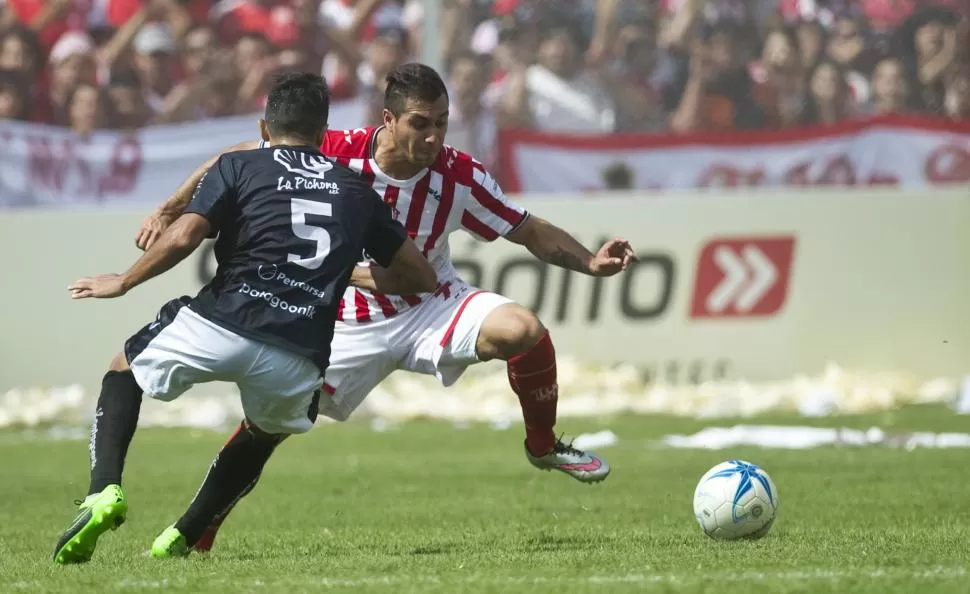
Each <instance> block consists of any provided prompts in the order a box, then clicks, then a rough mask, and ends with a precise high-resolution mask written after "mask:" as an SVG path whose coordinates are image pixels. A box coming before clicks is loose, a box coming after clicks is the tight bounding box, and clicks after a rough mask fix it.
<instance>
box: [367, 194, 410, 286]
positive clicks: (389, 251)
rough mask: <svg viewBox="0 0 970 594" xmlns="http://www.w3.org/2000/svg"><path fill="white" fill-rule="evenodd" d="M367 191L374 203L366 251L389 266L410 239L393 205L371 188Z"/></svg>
mask: <svg viewBox="0 0 970 594" xmlns="http://www.w3.org/2000/svg"><path fill="white" fill-rule="evenodd" d="M367 191H368V192H369V193H370V195H371V199H372V201H373V203H374V205H373V209H372V211H371V217H370V224H369V225H368V226H367V234H366V236H365V237H364V252H366V254H367V255H368V256H369V257H371V258H373V259H374V261H375V262H377V263H378V264H380V265H381V266H383V267H385V268H387V267H388V266H390V265H391V260H393V259H394V255H395V254H397V251H398V250H399V249H401V246H402V245H403V244H404V242H405V241H406V240H407V239H408V234H407V231H405V230H404V225H402V224H401V223H399V222H397V221H396V220H394V215H393V214H392V213H391V207H389V206H388V205H387V204H385V203H384V201H383V200H381V197H380V196H379V195H378V194H377V192H375V191H374V190H371V189H370V188H368V189H367Z"/></svg>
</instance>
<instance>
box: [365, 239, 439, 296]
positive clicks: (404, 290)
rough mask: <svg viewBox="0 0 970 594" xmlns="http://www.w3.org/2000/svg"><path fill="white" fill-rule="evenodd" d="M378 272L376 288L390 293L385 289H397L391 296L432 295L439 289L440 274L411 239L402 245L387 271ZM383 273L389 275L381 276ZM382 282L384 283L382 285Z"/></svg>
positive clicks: (391, 292)
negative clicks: (390, 284) (391, 284)
mask: <svg viewBox="0 0 970 594" xmlns="http://www.w3.org/2000/svg"><path fill="white" fill-rule="evenodd" d="M378 272H379V274H378V275H376V276H375V280H377V281H378V282H376V283H375V288H376V289H377V290H378V291H381V292H388V291H385V290H384V288H394V289H396V290H395V291H390V292H389V293H390V294H391V295H408V294H413V293H430V292H432V291H434V290H435V289H437V288H438V273H436V272H435V271H434V268H432V267H431V264H430V263H429V262H428V259H427V258H425V257H424V254H422V253H421V250H419V249H418V246H416V245H415V244H414V242H413V241H411V240H410V239H408V240H406V241H405V242H404V243H402V244H401V248H400V249H399V250H397V253H396V254H394V258H392V259H391V263H390V265H389V266H388V267H387V270H384V271H380V269H378ZM381 272H384V273H388V274H380V273H381ZM382 276H383V277H384V278H383V279H382V278H381V277H382ZM381 280H383V281H384V282H383V283H381V282H380V281H381ZM389 283H393V286H389ZM382 286H383V287H384V288H382Z"/></svg>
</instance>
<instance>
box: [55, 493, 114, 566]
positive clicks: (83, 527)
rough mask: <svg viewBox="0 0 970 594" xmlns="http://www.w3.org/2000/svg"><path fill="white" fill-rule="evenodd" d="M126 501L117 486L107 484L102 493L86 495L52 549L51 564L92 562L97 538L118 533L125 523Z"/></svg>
mask: <svg viewBox="0 0 970 594" xmlns="http://www.w3.org/2000/svg"><path fill="white" fill-rule="evenodd" d="M127 515H128V501H127V500H125V494H124V492H123V491H122V490H121V486H119V485H108V486H107V487H105V489H104V491H101V492H100V493H95V494H94V495H88V496H87V497H86V498H85V499H84V501H83V502H81V504H80V506H79V507H78V513H77V516H76V517H75V518H74V522H73V523H71V527H70V528H68V529H67V531H66V532H64V534H63V536H61V538H60V539H59V540H58V541H57V545H56V546H55V547H54V563H60V564H61V565H68V564H71V563H84V562H86V561H90V560H91V555H93V554H94V549H95V547H97V546H98V537H99V536H101V535H102V534H104V533H105V532H107V531H108V530H117V528H118V526H121V525H122V524H124V523H125V518H126V517H127Z"/></svg>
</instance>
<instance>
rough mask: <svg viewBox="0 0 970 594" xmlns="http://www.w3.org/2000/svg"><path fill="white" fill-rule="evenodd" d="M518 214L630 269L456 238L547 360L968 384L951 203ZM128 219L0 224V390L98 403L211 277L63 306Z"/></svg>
mask: <svg viewBox="0 0 970 594" xmlns="http://www.w3.org/2000/svg"><path fill="white" fill-rule="evenodd" d="M524 204H525V205H526V206H527V207H529V208H530V210H532V211H534V212H535V213H536V214H538V215H540V216H543V217H546V218H548V219H550V220H552V221H554V222H555V223H557V224H559V225H562V226H563V227H564V228H566V229H568V230H570V231H572V232H574V233H576V234H577V236H578V237H579V239H580V240H581V241H582V242H583V243H585V244H586V245H588V246H590V247H594V246H596V245H598V244H599V243H600V242H601V241H602V240H604V239H605V238H608V237H613V236H623V237H627V238H628V239H629V240H630V241H632V243H633V244H634V246H635V247H636V249H637V251H638V254H639V256H640V263H639V264H638V265H637V266H636V268H635V269H633V270H631V271H629V272H627V273H626V274H623V275H619V276H617V277H615V278H610V279H594V278H590V277H587V276H583V275H580V274H578V273H567V272H565V271H563V270H561V269H558V268H555V267H553V266H548V265H545V264H542V263H540V262H538V261H536V259H535V258H534V257H533V256H532V255H531V254H529V253H528V252H527V251H526V250H524V249H523V248H522V247H521V246H518V245H515V244H512V243H510V242H507V241H503V240H499V241H496V242H494V243H491V244H488V245H482V244H481V243H479V242H477V241H475V240H473V239H471V238H470V237H468V236H466V235H464V234H458V235H456V236H455V237H454V238H453V240H452V255H453V257H454V259H455V262H456V266H457V268H458V270H459V272H460V273H461V274H462V276H463V277H464V278H465V279H466V280H467V281H469V282H471V283H474V284H477V285H479V286H481V287H483V288H485V289H490V290H493V291H496V292H500V293H504V294H507V295H508V296H509V297H511V298H513V299H515V300H516V301H518V302H519V303H521V304H522V305H524V306H525V307H527V308H530V309H532V310H534V311H536V312H537V313H538V314H539V317H540V318H541V319H542V321H543V322H544V323H545V324H546V325H547V326H548V327H549V328H550V331H551V333H552V336H553V339H554V340H555V343H556V350H557V352H558V353H559V354H560V355H562V356H564V357H565V356H574V357H576V358H577V359H578V360H580V361H583V362H584V363H590V364H596V363H600V364H612V363H626V364H629V365H632V366H635V368H636V370H637V371H636V372H635V373H640V374H643V376H645V377H649V378H654V379H660V380H664V381H665V382H668V383H672V384H689V383H694V382H701V381H707V380H717V379H729V380H730V379H749V380H758V381H760V380H775V379H787V378H791V377H792V376H793V375H795V374H812V375H814V374H818V373H821V372H822V371H823V370H824V369H825V366H826V364H827V363H829V362H834V363H837V364H839V365H842V366H843V367H844V368H846V369H849V370H859V371H873V372H880V373H881V372H890V373H899V374H904V375H906V376H907V377H913V378H917V379H919V380H927V379H932V378H934V377H938V376H948V377H960V376H961V375H962V374H963V373H964V372H967V371H970V307H968V306H967V299H968V296H970V188H968V187H958V188H952V189H947V190H942V189H936V190H933V191H929V192H928V191H898V190H891V189H878V190H875V189H874V190H854V191H851V192H845V191H825V190H818V191H813V192H812V193H811V195H809V196H806V195H805V192H804V191H799V192H792V191H777V190H762V191H757V192H752V191H748V190H744V191H740V192H731V191H725V192H723V195H721V196H720V198H719V199H718V200H711V199H710V198H708V197H705V196H703V195H698V194H690V193H684V194H680V195H669V196H649V195H643V194H634V195H628V196H626V197H606V196H598V197H597V198H596V199H595V200H587V199H583V198H581V197H576V196H567V197H561V196H537V197H535V199H526V200H524ZM144 214H146V212H145V211H140V212H101V211H95V210H90V211H88V212H76V211H72V212H67V211H53V212H52V211H49V210H21V211H7V212H0V250H2V251H3V253H5V254H8V255H11V257H9V258H7V260H6V265H5V267H4V271H3V272H4V274H3V283H2V286H3V308H2V310H0V328H2V330H3V332H2V339H0V393H3V391H4V390H6V389H9V388H13V387H17V386H20V387H27V386H58V385H66V384H70V383H74V382H81V383H83V384H84V385H85V386H86V387H87V388H88V389H89V390H90V391H92V392H93V393H96V391H97V386H98V382H99V381H100V378H101V373H102V370H103V369H104V368H105V366H106V365H107V363H108V361H110V359H111V357H112V356H113V355H114V354H115V353H116V352H118V350H119V349H120V348H121V346H122V344H123V342H124V340H126V339H127V338H128V337H129V336H130V335H131V334H132V333H134V332H135V331H136V330H137V329H138V328H140V327H141V326H142V325H144V324H145V323H147V322H148V321H150V320H152V319H153V318H154V315H155V312H156V311H157V309H158V307H160V306H161V305H162V304H163V303H164V302H165V301H167V300H168V299H171V298H173V297H176V296H178V295H183V294H195V293H196V292H197V291H198V289H199V288H200V286H201V285H202V283H203V282H204V281H206V280H208V278H210V277H211V275H212V273H213V271H214V268H213V266H212V258H211V254H209V253H206V252H205V251H203V252H202V253H200V254H198V255H194V256H192V258H190V259H189V260H187V261H186V262H184V263H182V264H181V265H179V266H177V267H176V268H175V269H173V270H172V271H170V272H168V273H166V274H165V275H163V276H161V277H159V278H157V279H153V280H151V281H149V283H148V284H147V285H146V286H144V287H138V288H137V289H135V290H134V291H132V293H130V294H128V295H126V296H125V297H123V298H121V299H117V300H87V301H80V302H77V301H71V300H70V299H69V297H68V293H67V290H66V287H67V285H68V284H69V283H70V282H71V281H72V280H74V279H76V278H78V277H79V276H83V275H87V274H95V273H102V272H118V271H122V270H124V269H125V268H127V267H128V266H129V265H130V264H131V263H132V262H134V261H135V259H136V258H137V257H138V256H139V255H140V252H138V250H137V249H136V248H135V246H134V241H133V238H134V235H135V231H136V230H137V228H138V224H139V223H140V221H141V219H142V216H143V215H144ZM574 371H575V370H574ZM574 371H570V372H568V373H570V374H572V373H574ZM627 371H629V369H628V370H627ZM562 373H563V377H562V378H561V380H562V381H563V382H566V381H575V378H574V379H568V378H566V374H567V372H566V371H563V372H562ZM578 373H584V372H583V371H582V370H579V371H578ZM628 377H629V373H627V372H619V373H618V374H617V376H616V378H618V379H617V381H620V380H623V381H626V380H625V379H624V378H628ZM503 382H504V380H503ZM501 386H502V389H503V390H504V389H505V387H504V386H505V384H504V383H502V384H501ZM411 393H412V395H413V393H414V391H413V390H412V391H411Z"/></svg>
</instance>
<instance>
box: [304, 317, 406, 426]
mask: <svg viewBox="0 0 970 594" xmlns="http://www.w3.org/2000/svg"><path fill="white" fill-rule="evenodd" d="M400 324H401V321H400V320H399V319H398V318H391V319H389V320H380V321H376V322H370V323H368V324H344V323H338V324H337V325H336V327H335V328H334V335H333V340H332V341H331V343H330V365H329V366H328V367H327V372H326V376H325V378H324V381H325V383H324V386H323V394H322V395H321V399H320V414H322V415H325V416H327V417H330V418H331V419H334V420H336V421H345V420H347V419H348V418H349V417H350V415H351V414H352V413H353V412H354V411H355V410H356V409H357V407H359V406H360V405H361V403H362V402H363V401H364V399H365V398H366V397H367V395H368V394H370V392H371V391H372V390H373V389H374V388H376V387H377V385H378V384H379V383H381V382H382V381H384V378H386V377H387V376H388V375H389V374H390V373H391V372H392V371H394V370H395V369H397V367H398V361H399V359H400V355H399V354H398V353H397V352H395V350H394V349H393V348H392V346H391V344H390V342H389V341H388V337H390V336H393V335H394V334H395V333H396V329H397V327H398V326H400Z"/></svg>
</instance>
